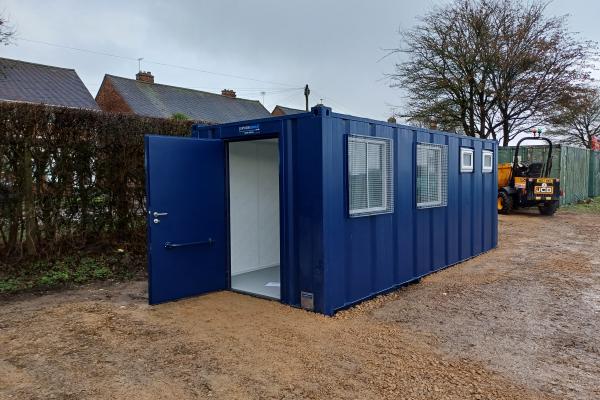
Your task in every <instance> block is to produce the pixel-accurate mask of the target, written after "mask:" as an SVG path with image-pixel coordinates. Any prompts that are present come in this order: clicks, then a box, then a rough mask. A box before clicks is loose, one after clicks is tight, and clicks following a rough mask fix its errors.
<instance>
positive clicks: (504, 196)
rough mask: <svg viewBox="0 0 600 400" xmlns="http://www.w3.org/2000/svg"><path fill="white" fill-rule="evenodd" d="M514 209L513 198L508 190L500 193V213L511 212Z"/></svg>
mask: <svg viewBox="0 0 600 400" xmlns="http://www.w3.org/2000/svg"><path fill="white" fill-rule="evenodd" d="M512 209H513V201H512V198H511V197H510V196H509V195H508V193H506V192H499V193H498V213H500V214H510V213H511V212H512Z"/></svg>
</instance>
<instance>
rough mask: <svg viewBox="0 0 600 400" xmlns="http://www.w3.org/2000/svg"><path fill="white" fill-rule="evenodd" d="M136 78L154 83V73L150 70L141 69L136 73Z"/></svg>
mask: <svg viewBox="0 0 600 400" xmlns="http://www.w3.org/2000/svg"><path fill="white" fill-rule="evenodd" d="M135 80H136V81H140V82H146V83H154V75H152V72H150V71H140V72H138V73H137V74H135Z"/></svg>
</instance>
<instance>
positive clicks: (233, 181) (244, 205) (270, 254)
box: [229, 139, 279, 275]
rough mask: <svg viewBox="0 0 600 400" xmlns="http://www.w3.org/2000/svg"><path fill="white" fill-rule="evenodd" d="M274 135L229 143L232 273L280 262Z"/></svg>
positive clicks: (276, 160)
mask: <svg viewBox="0 0 600 400" xmlns="http://www.w3.org/2000/svg"><path fill="white" fill-rule="evenodd" d="M277 142H278V141H277V139H267V140H254V141H244V142H231V143H229V218H230V235H231V237H230V240H231V274H232V275H236V274H240V273H244V272H249V271H254V270H257V269H260V268H264V267H270V266H273V265H279V149H278V143H277Z"/></svg>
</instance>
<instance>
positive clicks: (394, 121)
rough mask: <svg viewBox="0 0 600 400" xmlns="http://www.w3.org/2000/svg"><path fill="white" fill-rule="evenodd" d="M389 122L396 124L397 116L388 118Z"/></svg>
mask: <svg viewBox="0 0 600 400" xmlns="http://www.w3.org/2000/svg"><path fill="white" fill-rule="evenodd" d="M388 122H389V123H390V124H395V123H396V118H394V116H391V117H389V118H388Z"/></svg>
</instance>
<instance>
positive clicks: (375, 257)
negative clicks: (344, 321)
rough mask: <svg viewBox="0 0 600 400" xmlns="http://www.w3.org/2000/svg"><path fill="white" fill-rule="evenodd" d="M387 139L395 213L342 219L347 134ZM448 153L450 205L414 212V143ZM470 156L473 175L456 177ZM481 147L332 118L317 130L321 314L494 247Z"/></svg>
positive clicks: (488, 144) (487, 144)
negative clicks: (464, 150) (464, 156)
mask: <svg viewBox="0 0 600 400" xmlns="http://www.w3.org/2000/svg"><path fill="white" fill-rule="evenodd" d="M348 134H354V135H365V136H374V137H382V138H389V139H393V144H394V163H395V165H394V191H395V199H394V203H395V209H394V213H392V214H382V215H376V216H369V217H361V218H348V217H347V209H346V203H347V201H346V196H347V190H346V187H345V182H346V173H345V169H344V166H345V162H344V153H343V152H342V151H340V149H343V148H344V140H345V137H346V135H348ZM418 142H422V143H436V144H443V145H447V146H448V204H447V206H445V207H434V208H429V209H417V208H416V193H415V182H416V160H415V153H416V143H418ZM461 146H464V147H470V148H473V149H474V150H475V152H474V154H475V164H474V172H472V173H460V165H459V153H460V147H461ZM482 149H487V150H492V151H494V153H495V156H494V157H497V151H496V149H497V145H496V143H495V142H494V141H483V140H479V139H473V138H467V137H464V136H457V135H452V134H444V133H441V132H430V131H426V130H422V129H417V128H412V127H405V126H398V125H390V124H384V123H377V122H374V121H370V120H363V119H360V118H354V117H348V116H343V115H337V114H334V115H333V117H331V118H325V119H324V127H323V188H324V203H323V218H324V221H323V238H324V241H325V244H324V246H323V248H324V252H325V254H324V257H325V261H324V270H325V275H324V285H325V288H326V289H325V293H326V298H325V304H324V306H325V309H324V311H325V313H327V314H330V313H332V312H333V311H334V310H336V309H339V308H342V307H345V306H348V305H349V304H352V303H355V302H356V301H357V300H360V299H364V298H368V297H370V296H373V295H374V294H377V293H379V292H382V291H385V290H389V289H392V288H394V287H396V286H398V285H401V284H403V283H406V282H409V281H412V280H414V279H417V278H419V277H421V276H424V275H427V274H429V273H431V272H433V271H436V270H439V269H441V268H445V267H447V266H449V265H452V264H455V263H458V262H460V261H463V260H465V259H468V258H470V257H473V256H475V255H477V254H480V253H482V252H484V251H487V250H490V249H492V248H494V247H495V246H496V244H497V218H498V217H497V211H496V197H497V183H496V180H497V169H494V171H493V172H492V173H485V174H484V173H482V172H481V170H482V165H481V163H482V153H481V151H482Z"/></svg>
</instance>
